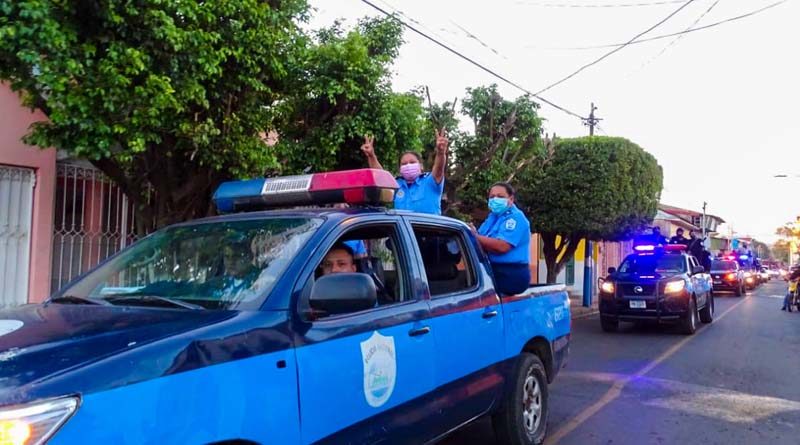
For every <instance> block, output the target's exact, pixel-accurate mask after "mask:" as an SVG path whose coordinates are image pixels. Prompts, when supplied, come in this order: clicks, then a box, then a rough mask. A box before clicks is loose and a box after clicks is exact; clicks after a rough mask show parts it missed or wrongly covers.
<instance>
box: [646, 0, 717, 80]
mask: <svg viewBox="0 0 800 445" xmlns="http://www.w3.org/2000/svg"><path fill="white" fill-rule="evenodd" d="M721 1H722V0H716V1H714V3H712V4H711V6H709V7H708V9H706V10H705V11H704V12H703V13H702V14H700V17H698V18H697V19H696V20H695V21H694V22H693V23H692V24H691V25H689V26H688V27H687V28H686V29H685V30H684V31H688V30H690V29H692V28H694V27H695V26H697V24H698V23H700V21H701V20H703V18H705V16H707V15H708V14H709V13H710V12H711V11H712V10H713V9H714V8H715V7H716V6H717V5H718V4H719V2H721ZM685 35H686V34H685V33H684V34H679V35H678V36H676V37H675V38H674V39H672V40H671V41H670V42H669V43H668V44H667V45H666V46H665V47H663V48H661V51H659V53H658V54H656V55H655V56H653V57H651V58H650V60H648V61H646V62H645V63H643V64H642V66H640V67H639V70H637V71H641V70H643V69H644V68H646V67H647V66H648V65H650V64H651V63H653V62H655V61H656V60H657V59H658V58H659V57H661V56H662V55H663V54H664V53H665V52H667V50H668V49H670V48H672V47H673V46H675V44H676V43H678V41H680V40H681V39H682V38H683V37H684V36H685Z"/></svg>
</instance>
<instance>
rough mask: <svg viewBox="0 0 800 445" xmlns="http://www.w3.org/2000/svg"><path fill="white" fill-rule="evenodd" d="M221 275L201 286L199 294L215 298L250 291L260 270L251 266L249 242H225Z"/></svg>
mask: <svg viewBox="0 0 800 445" xmlns="http://www.w3.org/2000/svg"><path fill="white" fill-rule="evenodd" d="M222 267H223V270H222V274H221V275H219V276H217V277H214V278H211V279H209V280H207V281H206V282H205V283H203V284H202V289H201V290H200V291H201V293H208V294H211V295H212V296H214V297H216V298H223V297H224V298H225V299H231V297H232V296H234V295H236V294H238V293H240V292H243V291H247V290H250V288H251V287H253V283H254V282H255V281H256V279H257V278H258V275H259V274H260V273H261V270H260V269H259V268H258V267H256V266H255V265H253V252H252V250H251V248H250V241H249V240H236V241H226V242H225V244H224V245H223V247H222Z"/></svg>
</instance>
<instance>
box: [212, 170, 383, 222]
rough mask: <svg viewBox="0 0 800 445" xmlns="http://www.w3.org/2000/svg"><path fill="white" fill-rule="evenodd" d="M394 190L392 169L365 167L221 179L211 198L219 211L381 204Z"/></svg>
mask: <svg viewBox="0 0 800 445" xmlns="http://www.w3.org/2000/svg"><path fill="white" fill-rule="evenodd" d="M396 190H397V180H395V178H394V177H393V176H392V175H391V173H389V172H387V171H385V170H378V169H371V168H364V169H359V170H342V171H335V172H326V173H313V174H309V175H299V176H280V177H275V178H259V179H249V180H244V181H229V182H224V183H222V184H220V186H219V187H218V188H217V191H216V192H214V198H213V200H214V204H215V205H216V207H217V210H218V211H219V212H220V213H230V212H236V211H246V210H263V209H268V208H274V207H290V206H306V205H325V204H352V205H381V204H386V203H390V202H392V201H393V200H394V193H395V191H396Z"/></svg>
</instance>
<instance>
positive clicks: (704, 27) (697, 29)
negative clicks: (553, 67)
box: [549, 0, 789, 50]
mask: <svg viewBox="0 0 800 445" xmlns="http://www.w3.org/2000/svg"><path fill="white" fill-rule="evenodd" d="M788 1H789V0H781V1H778V2H775V3H771V4H769V5H767V6H764V7H763V8H759V9H756V10H755V11H750V12H748V13H745V14H741V15H737V16H735V17H730V18H727V19H725V20H720V21H718V22H714V23H709V24H708V25H703V26H698V27H696V28H690V29H686V30H684V31H680V32H673V33H670V34H664V35H660V36H653V37H648V38H645V39H639V40H636V41H635V42H626V43H609V44H605V45H591V46H573V47H566V48H549V49H559V50H587V49H603V48H615V47H620V46H627V45H638V44H640V43H646V42H653V41H655V40H663V39H668V38H670V37H675V36H680V35H683V34H689V33H692V32H697V31H702V30H705V29H709V28H714V27H716V26H720V25H724V24H726V23H731V22H735V21H738V20H742V19H746V18H748V17H752V16H754V15H756V14H760V13H762V12H765V11H767V10H769V9H772V8H775V7H777V6H780V5H782V4H784V3H786V2H788Z"/></svg>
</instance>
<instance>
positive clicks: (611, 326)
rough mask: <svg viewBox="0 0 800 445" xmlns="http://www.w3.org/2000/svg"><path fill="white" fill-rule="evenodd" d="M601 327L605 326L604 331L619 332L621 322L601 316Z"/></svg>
mask: <svg viewBox="0 0 800 445" xmlns="http://www.w3.org/2000/svg"><path fill="white" fill-rule="evenodd" d="M600 327H601V328H603V332H617V329H619V322H618V321H617V320H609V319H607V318H603V317H600Z"/></svg>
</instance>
